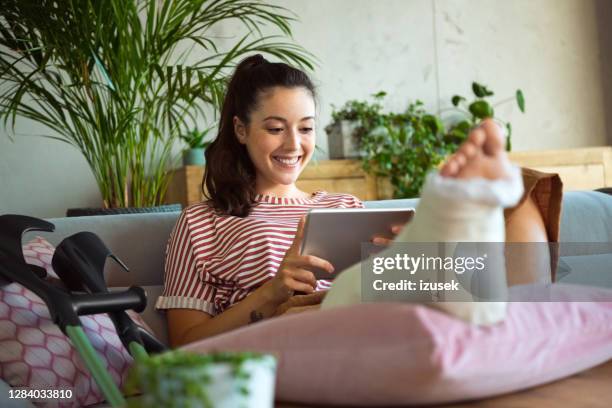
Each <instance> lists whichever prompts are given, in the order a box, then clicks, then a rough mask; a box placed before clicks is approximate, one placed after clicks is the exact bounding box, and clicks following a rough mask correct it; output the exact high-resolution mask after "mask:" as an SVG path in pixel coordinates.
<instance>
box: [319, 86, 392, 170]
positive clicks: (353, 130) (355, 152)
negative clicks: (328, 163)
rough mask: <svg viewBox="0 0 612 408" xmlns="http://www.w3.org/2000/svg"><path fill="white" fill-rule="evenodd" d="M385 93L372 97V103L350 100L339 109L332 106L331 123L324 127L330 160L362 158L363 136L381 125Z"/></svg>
mask: <svg viewBox="0 0 612 408" xmlns="http://www.w3.org/2000/svg"><path fill="white" fill-rule="evenodd" d="M385 95H386V92H384V91H380V92H378V93H376V94H374V95H372V97H373V99H374V101H373V102H368V101H358V100H350V101H348V102H346V103H345V104H344V106H342V107H341V108H340V109H337V108H336V107H335V106H333V105H332V123H330V124H329V125H328V126H326V127H325V132H326V133H327V141H328V150H329V158H330V159H352V158H359V157H361V156H362V152H361V151H360V144H361V139H362V138H363V136H364V135H365V134H366V133H367V132H369V131H370V130H371V129H374V128H376V127H378V126H381V125H382V124H383V119H382V118H383V115H382V108H383V107H382V104H381V101H382V99H383V98H384V97H385Z"/></svg>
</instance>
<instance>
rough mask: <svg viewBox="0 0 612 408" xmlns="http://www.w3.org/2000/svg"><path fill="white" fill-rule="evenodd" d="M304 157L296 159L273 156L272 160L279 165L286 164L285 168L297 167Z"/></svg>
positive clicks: (296, 157)
mask: <svg viewBox="0 0 612 408" xmlns="http://www.w3.org/2000/svg"><path fill="white" fill-rule="evenodd" d="M301 157H302V156H295V157H280V156H272V158H273V159H274V160H275V161H277V162H278V163H281V164H284V165H285V166H294V165H296V164H297V163H298V162H299V161H300V158H301Z"/></svg>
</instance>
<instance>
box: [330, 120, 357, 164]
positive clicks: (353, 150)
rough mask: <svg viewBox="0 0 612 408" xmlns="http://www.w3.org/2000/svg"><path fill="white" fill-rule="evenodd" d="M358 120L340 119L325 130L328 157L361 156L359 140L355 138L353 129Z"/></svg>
mask: <svg viewBox="0 0 612 408" xmlns="http://www.w3.org/2000/svg"><path fill="white" fill-rule="evenodd" d="M358 127H359V122H357V121H348V120H341V121H339V122H336V123H334V124H332V125H330V126H328V127H327V128H326V129H325V130H326V132H327V145H328V149H329V158H330V159H357V158H359V157H361V153H360V152H359V141H358V140H357V139H356V138H355V136H354V135H355V130H356V129H357V128H358Z"/></svg>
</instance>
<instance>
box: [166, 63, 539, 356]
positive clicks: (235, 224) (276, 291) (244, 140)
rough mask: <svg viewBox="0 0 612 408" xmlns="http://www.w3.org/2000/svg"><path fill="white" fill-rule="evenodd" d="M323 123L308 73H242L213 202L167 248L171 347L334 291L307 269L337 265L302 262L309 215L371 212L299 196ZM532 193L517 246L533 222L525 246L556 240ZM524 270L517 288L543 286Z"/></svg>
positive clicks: (338, 200)
mask: <svg viewBox="0 0 612 408" xmlns="http://www.w3.org/2000/svg"><path fill="white" fill-rule="evenodd" d="M315 119H316V105H315V89H314V86H313V84H312V82H311V80H310V79H309V78H308V76H307V75H306V74H305V73H304V72H302V71H300V70H298V69H295V68H293V67H290V66H288V65H286V64H283V63H270V62H268V61H266V60H265V59H264V58H263V57H262V56H261V55H255V56H252V57H249V58H247V59H245V60H244V61H242V62H241V63H240V64H239V65H238V67H237V68H236V71H235V74H234V76H233V77H232V79H231V81H230V83H229V85H228V90H227V94H226V97H225V100H224V103H223V107H222V110H221V117H220V122H219V132H218V135H217V138H216V139H215V141H214V142H213V143H212V145H211V146H209V148H208V149H207V150H206V161H207V168H206V173H205V176H204V180H203V187H204V185H205V186H206V190H207V192H206V194H207V195H206V197H207V200H206V201H204V202H202V203H198V204H195V205H192V206H190V207H188V208H186V209H185V210H184V211H183V212H182V213H181V216H180V217H179V219H178V221H177V224H176V226H175V228H174V230H173V232H172V235H171V237H170V240H169V242H168V246H167V253H166V267H165V286H164V291H163V293H162V295H161V296H160V297H159V298H158V300H157V303H156V308H157V309H167V318H168V327H169V335H170V343H171V345H172V346H178V345H182V344H185V343H188V342H191V341H194V340H198V339H201V338H204V337H208V336H212V335H215V334H219V333H222V332H225V331H228V330H231V329H234V328H237V327H241V326H244V325H247V324H249V323H251V322H254V321H257V320H260V319H263V318H266V317H270V316H272V315H273V314H274V312H275V311H276V309H277V308H278V307H279V305H281V304H283V303H284V302H286V301H287V300H288V299H290V298H291V297H292V295H293V294H294V292H302V293H313V292H314V291H320V290H324V289H327V288H329V286H330V283H329V282H327V281H321V280H319V281H317V280H315V279H314V276H313V274H312V273H311V272H309V271H308V270H307V269H308V267H313V266H317V267H321V268H323V269H326V270H328V271H330V272H332V271H333V266H332V265H331V264H330V263H329V262H328V261H326V260H324V259H320V258H317V257H314V256H302V255H301V254H300V253H299V243H298V242H297V240H295V241H294V238H295V237H296V232H297V234H298V235H299V234H300V233H301V225H298V224H300V221H301V219H302V217H303V216H304V215H305V214H306V213H307V212H308V210H309V209H310V208H325V207H328V208H329V207H336V208H359V207H362V206H363V204H362V203H361V202H360V201H359V200H358V199H357V198H356V197H354V196H351V195H348V194H330V193H327V192H324V191H316V192H313V193H310V192H304V191H301V190H299V189H298V188H297V186H296V184H295V182H296V180H297V179H298V176H299V175H300V173H301V171H302V170H303V169H304V167H305V166H306V165H307V164H308V162H309V160H310V159H311V157H312V154H313V152H314V148H315ZM530 192H531V190H529V189H528V194H527V195H526V198H525V199H523V200H521V205H520V208H519V210H520V211H521V212H522V213H523V216H521V217H513V219H514V220H515V221H514V222H515V224H516V226H514V227H513V226H511V225H509V224H508V225H507V228H508V232H507V237H510V240H512V237H511V235H512V231H518V230H521V228H522V229H525V225H523V224H524V222H523V221H522V220H525V219H531V220H535V221H530V222H529V231H527V232H525V231H522V232H521V233H522V236H521V239H524V240H526V241H535V240H537V241H546V240H548V238H549V237H547V233H546V229H545V226H544V223H543V221H542V217H541V215H540V211H539V209H538V206H537V205H536V204H535V202H534V200H532V199H531V196H530V194H529V193H530ZM519 210H517V211H519ZM534 226H535V228H534ZM394 232H395V233H397V232H398V231H397V230H396V231H394ZM381 237H382V234H381V236H380V237H379V238H381ZM543 262H547V260H546V259H544V260H543ZM538 270H539V269H538ZM524 271H525V272H524V273H523V277H521V278H516V279H515V281H518V282H524V281H533V280H535V277H534V276H532V275H533V273H532V272H529V269H525V270H524ZM549 272H550V271H549ZM518 282H516V283H518Z"/></svg>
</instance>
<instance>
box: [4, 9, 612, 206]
mask: <svg viewBox="0 0 612 408" xmlns="http://www.w3.org/2000/svg"><path fill="white" fill-rule="evenodd" d="M275 3H276V4H280V5H282V6H285V7H287V8H289V9H290V10H292V11H294V12H295V13H296V14H297V16H298V18H299V19H300V22H297V23H294V25H293V29H294V34H295V35H294V38H295V40H296V42H298V43H299V44H301V45H302V46H304V47H305V48H307V49H308V50H310V51H311V52H313V53H314V54H315V55H316V56H317V57H318V58H319V60H320V64H319V67H318V68H317V70H316V71H315V72H314V74H313V78H314V79H315V81H316V83H317V85H318V88H319V98H318V99H319V103H320V104H319V109H320V111H319V119H318V125H317V128H318V129H317V132H318V135H317V140H318V143H319V145H320V146H321V147H322V148H323V149H326V148H327V136H326V134H325V132H324V131H323V128H324V127H325V125H326V124H328V123H329V120H330V113H331V107H330V105H331V104H334V105H336V106H340V105H342V104H343V103H344V102H345V101H346V100H348V99H353V98H366V97H368V96H369V95H370V94H372V93H375V92H377V91H379V90H386V91H387V92H388V93H389V96H388V97H387V102H386V107H387V108H389V109H394V110H402V109H404V108H405V107H406V106H407V103H408V102H409V101H413V100H415V99H421V100H423V101H424V102H425V104H426V107H427V108H428V109H431V110H438V109H445V108H448V107H449V106H450V97H451V96H452V95H454V94H456V93H460V94H463V95H466V96H469V95H470V84H471V82H472V81H473V80H476V81H479V82H482V83H484V84H486V85H488V86H489V87H490V88H492V89H493V90H494V91H496V98H497V99H496V100H501V99H504V98H505V97H512V96H513V95H514V91H515V89H516V88H522V89H523V91H524V93H525V97H526V100H527V113H526V114H524V115H523V114H521V113H520V112H519V111H518V109H517V108H516V106H515V105H514V103H508V104H505V105H501V106H499V107H498V108H497V113H498V116H500V117H502V118H504V119H506V120H509V121H511V122H512V123H513V127H514V139H513V142H514V149H515V150H534V149H552V148H569V147H579V146H597V145H603V144H606V143H609V144H612V81H611V80H610V74H612V55H611V46H612V44H611V42H612V40H611V38H612V33H611V32H610V30H611V29H610V26H612V18H611V17H610V2H608V1H607V0H537V1H532V0H512V1H506V0H377V1H371V0H309V1H303V0H277V1H275ZM603 11H606V13H607V14H606V13H604V12H603ZM220 31H225V32H226V33H230V34H232V30H231V28H230V27H225V28H224V27H220ZM606 126H607V129H608V134H609V139H608V141H606ZM18 131H19V132H20V133H23V134H33V133H42V132H43V131H44V130H43V129H41V128H40V127H38V126H36V125H32V124H31V123H28V122H27V121H22V122H20V126H19V128H18ZM322 157H323V158H324V157H325V155H323V156H322ZM99 205H100V195H99V193H98V190H97V187H96V185H95V181H94V178H93V176H92V175H91V172H90V171H89V169H88V166H87V164H86V163H85V161H84V159H83V158H82V157H81V156H80V155H79V153H78V152H77V151H76V150H75V149H74V148H73V147H71V146H68V145H64V144H62V143H59V142H56V141H53V140H45V139H41V138H35V137H21V136H19V137H17V138H16V142H15V143H11V142H10V141H9V140H8V138H7V137H6V135H4V133H2V131H0V213H10V212H13V213H21V214H30V215H35V216H40V217H51V216H62V215H63V214H64V213H65V210H66V208H69V207H79V206H99Z"/></svg>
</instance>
